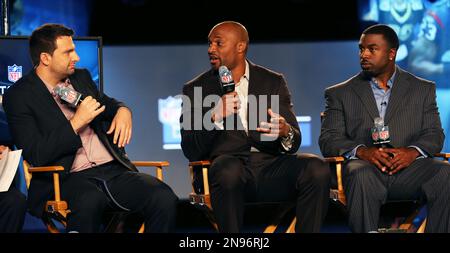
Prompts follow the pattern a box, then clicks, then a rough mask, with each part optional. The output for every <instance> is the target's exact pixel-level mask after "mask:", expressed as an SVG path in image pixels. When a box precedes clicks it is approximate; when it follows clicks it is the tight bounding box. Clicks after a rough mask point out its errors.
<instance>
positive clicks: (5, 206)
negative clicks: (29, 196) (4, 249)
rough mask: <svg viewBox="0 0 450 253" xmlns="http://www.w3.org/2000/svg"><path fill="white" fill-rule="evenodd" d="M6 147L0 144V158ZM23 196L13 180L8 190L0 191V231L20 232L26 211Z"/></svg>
mask: <svg viewBox="0 0 450 253" xmlns="http://www.w3.org/2000/svg"><path fill="white" fill-rule="evenodd" d="M7 149H8V147H6V146H3V145H0V160H1V159H2V158H3V152H4V151H5V150H7ZM26 210H27V208H26V199H25V196H24V195H23V194H22V193H21V192H20V191H19V190H18V189H17V188H16V187H15V186H14V182H13V183H12V184H11V186H10V187H9V189H8V191H6V192H0V233H16V232H20V231H21V230H22V227H23V221H24V219H25V213H26Z"/></svg>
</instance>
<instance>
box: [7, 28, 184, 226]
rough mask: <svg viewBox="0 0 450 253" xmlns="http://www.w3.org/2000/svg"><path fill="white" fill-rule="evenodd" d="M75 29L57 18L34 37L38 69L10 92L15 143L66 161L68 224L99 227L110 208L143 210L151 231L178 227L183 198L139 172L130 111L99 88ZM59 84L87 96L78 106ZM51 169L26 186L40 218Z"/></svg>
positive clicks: (50, 160)
mask: <svg viewBox="0 0 450 253" xmlns="http://www.w3.org/2000/svg"><path fill="white" fill-rule="evenodd" d="M72 35H73V31H72V30H71V29H69V28H66V27H64V26H62V25H58V24H45V25H43V26H41V27H39V28H37V29H36V30H35V31H34V32H33V34H32V35H31V38H30V54H31V58H32V61H33V64H34V65H35V68H34V70H33V71H31V72H30V73H29V74H27V75H26V76H24V77H23V78H22V79H20V80H19V81H17V82H16V83H15V84H14V85H13V86H11V88H9V89H8V91H7V92H6V94H5V96H4V101H3V102H4V108H5V112H6V115H7V118H8V122H9V126H10V129H11V133H12V136H13V140H14V143H15V144H16V146H17V147H18V148H20V149H23V156H24V158H25V159H26V160H28V161H29V162H30V163H31V164H32V165H34V166H48V165H62V166H63V167H64V169H65V171H64V173H62V186H61V191H62V198H64V199H65V200H66V201H67V202H68V205H69V208H70V210H71V212H70V214H69V215H68V217H67V218H68V223H67V231H78V232H98V231H99V229H100V227H101V221H102V216H103V214H104V211H105V210H107V209H112V210H122V211H128V212H133V213H137V214H139V215H141V216H142V217H143V220H144V221H145V232H168V231H170V230H171V228H173V225H174V219H175V209H176V202H177V197H176V196H175V194H174V193H173V191H172V190H171V189H170V188H169V186H167V185H166V184H164V183H163V182H161V181H159V180H158V179H156V178H154V177H152V176H150V175H146V174H143V173H139V172H138V170H137V169H136V167H135V166H134V165H133V164H132V163H131V162H130V160H129V159H128V158H127V156H126V154H125V150H124V146H125V145H126V144H128V143H129V141H130V138H131V131H132V120H131V111H130V110H129V109H128V108H127V107H125V105H124V104H123V103H121V102H118V101H117V100H115V99H113V98H110V97H108V96H106V95H105V94H103V93H102V92H100V91H98V89H97V88H96V85H95V83H94V82H93V81H92V78H91V76H90V74H89V72H88V71H87V70H84V69H76V68H75V64H76V63H77V62H78V61H79V57H78V55H77V53H76V51H75V45H74V43H73V41H72ZM55 87H60V88H66V89H67V88H68V89H72V88H73V89H75V90H76V91H78V92H80V93H81V94H84V95H85V96H86V97H85V98H84V99H83V100H82V102H81V103H80V104H79V105H77V106H76V107H71V106H70V104H68V103H65V102H63V101H62V100H61V99H60V97H59V96H58V95H57V94H56V93H55ZM51 187H52V183H51V177H50V175H43V176H41V175H35V176H33V178H32V180H31V185H30V188H29V192H28V200H29V201H28V205H29V208H30V212H31V213H32V214H33V215H35V216H38V217H40V216H41V215H42V214H43V211H44V204H45V201H46V200H48V199H49V198H50V196H51Z"/></svg>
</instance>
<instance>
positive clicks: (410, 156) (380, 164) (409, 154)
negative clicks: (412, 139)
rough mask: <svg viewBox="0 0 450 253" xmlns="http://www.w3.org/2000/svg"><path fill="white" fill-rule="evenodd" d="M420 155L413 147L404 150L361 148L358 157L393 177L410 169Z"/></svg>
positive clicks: (357, 153) (403, 148)
mask: <svg viewBox="0 0 450 253" xmlns="http://www.w3.org/2000/svg"><path fill="white" fill-rule="evenodd" d="M419 155H420V153H419V152H418V151H417V150H416V149H415V148H412V147H408V148H405V147H402V148H377V147H370V148H368V147H360V148H358V150H357V151H356V156H357V157H358V158H360V159H362V160H365V161H368V162H370V163H372V164H374V165H375V166H376V167H377V168H378V169H380V170H381V171H382V172H385V173H388V174H389V175H393V174H395V173H397V172H399V171H400V170H402V169H404V168H406V167H408V166H409V165H411V163H413V162H414V160H415V159H416V158H417V157H418V156H419Z"/></svg>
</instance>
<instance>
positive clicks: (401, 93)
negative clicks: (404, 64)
mask: <svg viewBox="0 0 450 253" xmlns="http://www.w3.org/2000/svg"><path fill="white" fill-rule="evenodd" d="M408 90H409V89H408V83H407V82H406V80H405V75H404V74H403V71H402V70H401V69H399V68H397V74H396V77H395V79H394V85H393V87H392V91H391V96H390V97H389V103H388V107H387V109H386V115H385V119H384V122H386V124H387V123H389V120H390V119H391V118H392V116H393V115H395V112H396V111H397V110H398V108H399V106H400V104H401V102H402V99H403V98H405V97H406V94H407V93H408Z"/></svg>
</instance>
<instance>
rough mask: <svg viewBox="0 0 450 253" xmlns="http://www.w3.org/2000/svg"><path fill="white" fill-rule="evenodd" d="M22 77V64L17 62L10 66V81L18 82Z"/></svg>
mask: <svg viewBox="0 0 450 253" xmlns="http://www.w3.org/2000/svg"><path fill="white" fill-rule="evenodd" d="M21 77H22V66H17V65H16V64H14V65H12V66H8V80H9V81H10V82H13V83H15V82H17V80H19V79H20V78H21Z"/></svg>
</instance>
